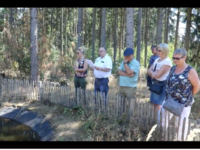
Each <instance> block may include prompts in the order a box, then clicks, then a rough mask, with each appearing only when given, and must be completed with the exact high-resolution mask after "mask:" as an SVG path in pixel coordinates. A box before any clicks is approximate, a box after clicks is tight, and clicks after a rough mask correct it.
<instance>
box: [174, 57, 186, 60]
mask: <svg viewBox="0 0 200 150" xmlns="http://www.w3.org/2000/svg"><path fill="white" fill-rule="evenodd" d="M181 58H183V57H180V58H179V57H172V59H173V60H180V59H181Z"/></svg>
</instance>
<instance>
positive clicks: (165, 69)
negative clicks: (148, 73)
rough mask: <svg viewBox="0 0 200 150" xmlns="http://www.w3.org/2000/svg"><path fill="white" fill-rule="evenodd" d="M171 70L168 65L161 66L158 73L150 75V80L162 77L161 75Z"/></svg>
mask: <svg viewBox="0 0 200 150" xmlns="http://www.w3.org/2000/svg"><path fill="white" fill-rule="evenodd" d="M170 69H171V66H169V65H163V66H162V67H161V68H160V69H159V70H158V72H156V73H154V74H152V78H155V79H157V78H160V77H162V75H163V74H165V73H166V72H168V71H169V70H170Z"/></svg>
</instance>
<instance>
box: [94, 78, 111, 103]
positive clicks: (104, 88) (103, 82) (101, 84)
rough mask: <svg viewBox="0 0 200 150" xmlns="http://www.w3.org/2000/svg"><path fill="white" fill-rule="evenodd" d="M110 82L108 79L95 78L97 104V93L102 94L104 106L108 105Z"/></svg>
mask: <svg viewBox="0 0 200 150" xmlns="http://www.w3.org/2000/svg"><path fill="white" fill-rule="evenodd" d="M108 82H109V79H108V78H95V82H94V95H95V103H96V96H97V93H98V92H100V93H101V95H102V97H103V99H104V104H105V105H107V102H106V101H107V94H108V91H109V87H108Z"/></svg>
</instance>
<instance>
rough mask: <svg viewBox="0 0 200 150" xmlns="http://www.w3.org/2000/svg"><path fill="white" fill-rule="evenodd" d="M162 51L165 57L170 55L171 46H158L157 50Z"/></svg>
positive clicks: (165, 44) (163, 44) (162, 44)
mask: <svg viewBox="0 0 200 150" xmlns="http://www.w3.org/2000/svg"><path fill="white" fill-rule="evenodd" d="M158 48H159V49H160V50H161V51H162V52H163V54H164V55H165V56H167V55H168V54H169V45H168V44H167V43H160V44H159V45H158V46H157V49H158Z"/></svg>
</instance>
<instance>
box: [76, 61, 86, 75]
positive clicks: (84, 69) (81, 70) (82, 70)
mask: <svg viewBox="0 0 200 150" xmlns="http://www.w3.org/2000/svg"><path fill="white" fill-rule="evenodd" d="M87 68H88V63H87V61H84V66H83V69H78V68H75V71H77V72H81V73H82V72H85V71H86V70H87Z"/></svg>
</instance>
